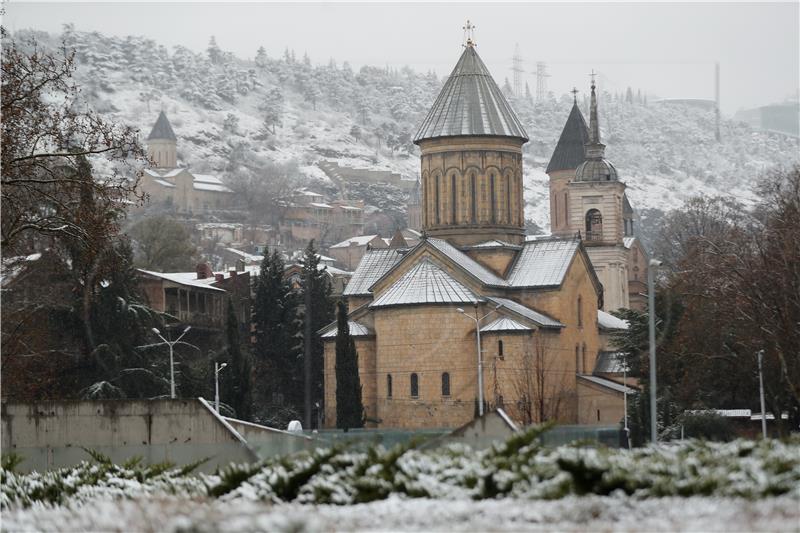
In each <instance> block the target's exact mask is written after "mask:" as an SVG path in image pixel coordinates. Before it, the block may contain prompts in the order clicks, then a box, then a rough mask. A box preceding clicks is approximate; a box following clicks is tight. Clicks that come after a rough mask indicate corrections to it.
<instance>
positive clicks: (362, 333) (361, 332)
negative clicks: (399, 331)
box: [320, 320, 374, 339]
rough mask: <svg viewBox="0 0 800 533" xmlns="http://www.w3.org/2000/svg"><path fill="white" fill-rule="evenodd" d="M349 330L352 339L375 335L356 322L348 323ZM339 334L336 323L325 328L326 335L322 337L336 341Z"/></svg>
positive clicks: (323, 334) (350, 321)
mask: <svg viewBox="0 0 800 533" xmlns="http://www.w3.org/2000/svg"><path fill="white" fill-rule="evenodd" d="M347 325H348V329H350V336H351V337H369V336H370V335H374V333H373V331H372V330H371V329H369V328H368V327H367V326H365V325H364V324H359V323H358V322H356V321H354V320H348V321H347ZM338 334H339V331H338V327H337V324H336V323H335V322H334V323H333V324H332V325H330V326H328V327H327V328H325V331H324V333H322V335H320V337H322V338H323V339H335V338H336V336H337V335H338Z"/></svg>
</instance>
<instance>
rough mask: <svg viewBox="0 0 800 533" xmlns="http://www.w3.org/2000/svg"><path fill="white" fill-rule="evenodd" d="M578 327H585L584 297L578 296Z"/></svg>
mask: <svg viewBox="0 0 800 533" xmlns="http://www.w3.org/2000/svg"><path fill="white" fill-rule="evenodd" d="M578 327H579V328H582V327H583V299H582V298H581V297H580V296H578Z"/></svg>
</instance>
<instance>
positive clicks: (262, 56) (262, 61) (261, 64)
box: [255, 46, 267, 69]
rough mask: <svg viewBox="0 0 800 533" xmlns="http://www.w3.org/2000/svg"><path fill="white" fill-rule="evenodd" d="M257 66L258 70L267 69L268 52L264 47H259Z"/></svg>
mask: <svg viewBox="0 0 800 533" xmlns="http://www.w3.org/2000/svg"><path fill="white" fill-rule="evenodd" d="M255 62H256V66H257V67H258V68H261V69H263V68H267V51H266V50H265V49H264V47H263V46H259V47H258V51H257V52H256V59H255Z"/></svg>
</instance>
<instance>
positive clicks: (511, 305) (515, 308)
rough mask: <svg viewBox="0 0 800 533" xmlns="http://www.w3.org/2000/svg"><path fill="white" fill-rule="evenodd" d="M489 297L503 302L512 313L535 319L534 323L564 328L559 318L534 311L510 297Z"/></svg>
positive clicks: (547, 326) (498, 302) (491, 299)
mask: <svg viewBox="0 0 800 533" xmlns="http://www.w3.org/2000/svg"><path fill="white" fill-rule="evenodd" d="M487 298H488V299H489V300H490V301H492V302H494V303H496V304H502V305H503V308H505V309H506V310H508V311H511V312H512V313H516V314H518V315H520V316H523V317H525V318H527V319H528V320H531V321H533V322H534V323H536V324H538V325H539V326H541V327H544V328H563V327H564V324H562V323H561V322H559V321H558V320H556V319H554V318H551V317H549V316H547V315H545V314H542V313H540V312H538V311H534V310H533V309H531V308H529V307H525V306H524V305H522V304H518V303H517V302H515V301H514V300H509V299H508V298H499V297H497V296H487Z"/></svg>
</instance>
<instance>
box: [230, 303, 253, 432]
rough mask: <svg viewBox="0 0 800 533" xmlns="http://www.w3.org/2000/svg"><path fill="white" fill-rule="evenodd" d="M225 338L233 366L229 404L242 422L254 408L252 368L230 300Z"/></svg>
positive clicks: (231, 369)
mask: <svg viewBox="0 0 800 533" xmlns="http://www.w3.org/2000/svg"><path fill="white" fill-rule="evenodd" d="M225 338H226V340H227V354H228V364H229V365H230V366H231V368H230V370H229V371H228V377H229V379H228V380H226V381H228V382H229V386H228V387H227V388H226V389H227V394H226V397H227V398H229V400H228V402H227V403H228V404H229V405H230V406H231V407H233V409H234V411H236V416H237V417H238V418H240V419H242V420H247V419H249V418H250V414H251V413H250V411H251V407H252V397H251V388H252V387H251V382H252V376H251V373H252V366H251V364H250V358H249V357H248V356H247V354H246V353H243V352H242V345H241V342H240V340H239V320H238V319H237V318H236V310H235V309H234V307H233V301H232V300H231V299H228V315H227V317H226V321H225Z"/></svg>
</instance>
